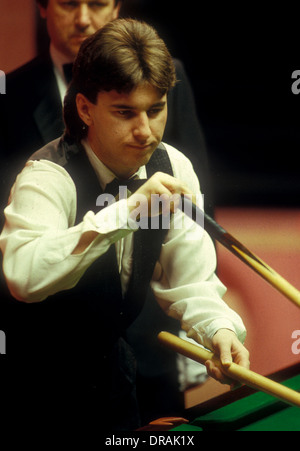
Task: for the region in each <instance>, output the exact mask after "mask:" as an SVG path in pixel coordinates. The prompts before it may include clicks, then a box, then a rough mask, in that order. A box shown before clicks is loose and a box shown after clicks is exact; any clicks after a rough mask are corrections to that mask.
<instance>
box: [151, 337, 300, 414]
mask: <svg viewBox="0 0 300 451" xmlns="http://www.w3.org/2000/svg"><path fill="white" fill-rule="evenodd" d="M158 339H159V341H160V343H162V344H163V345H165V346H167V347H168V348H170V349H172V350H173V351H175V352H178V353H180V354H183V355H184V356H186V357H189V358H190V359H192V360H195V361H196V362H199V363H202V364H205V362H206V361H207V360H213V361H214V363H215V364H216V365H217V366H218V367H219V368H220V369H221V370H222V372H224V373H225V374H226V375H227V376H229V377H230V378H231V379H234V380H236V381H238V382H240V383H242V384H245V385H248V386H249V387H251V388H253V389H255V390H258V391H262V392H264V393H267V394H268V395H272V396H274V397H275V398H278V399H280V400H281V401H284V402H286V403H288V404H290V405H292V406H296V407H300V393H298V392H296V391H294V390H292V389H290V388H288V387H285V386H284V385H282V384H279V383H277V382H274V381H272V380H271V379H268V378H267V377H264V376H261V375H260V374H258V373H255V372H254V371H251V370H248V369H247V368H243V367H242V366H240V365H237V364H236V363H232V364H231V365H230V367H228V368H224V367H223V366H222V364H221V362H220V360H219V358H218V357H217V356H216V355H215V354H213V353H212V352H210V351H207V350H205V349H203V348H202V347H199V346H197V345H194V344H192V343H189V342H187V341H185V340H182V339H181V338H179V337H176V336H175V335H173V334H170V333H169V332H160V334H159V335H158Z"/></svg>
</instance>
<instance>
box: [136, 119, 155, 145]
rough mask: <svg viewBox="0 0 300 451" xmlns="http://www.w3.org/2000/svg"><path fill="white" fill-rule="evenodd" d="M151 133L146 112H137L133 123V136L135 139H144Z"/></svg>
mask: <svg viewBox="0 0 300 451" xmlns="http://www.w3.org/2000/svg"><path fill="white" fill-rule="evenodd" d="M151 134H152V131H151V127H150V120H149V118H148V115H147V113H141V114H139V115H138V117H137V118H136V121H135V124H134V129H133V136H134V137H135V138H136V139H139V140H143V141H146V140H147V139H148V138H149V137H150V136H151Z"/></svg>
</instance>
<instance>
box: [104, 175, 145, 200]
mask: <svg viewBox="0 0 300 451" xmlns="http://www.w3.org/2000/svg"><path fill="white" fill-rule="evenodd" d="M146 181H147V180H145V179H128V180H121V179H118V178H115V179H114V180H113V181H112V182H110V183H108V184H107V185H106V187H105V189H104V192H105V193H107V194H112V195H113V196H114V197H116V196H117V195H118V194H119V189H120V187H121V186H125V187H126V188H127V189H128V190H129V191H130V192H131V193H132V194H133V193H134V192H135V191H137V190H138V189H139V188H140V187H141V186H142V185H143V184H144V183H145V182H146Z"/></svg>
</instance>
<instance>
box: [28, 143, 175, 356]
mask: <svg viewBox="0 0 300 451" xmlns="http://www.w3.org/2000/svg"><path fill="white" fill-rule="evenodd" d="M32 159H35V160H38V159H47V160H50V161H53V162H55V163H57V164H59V165H61V166H63V167H64V168H65V169H66V170H67V171H68V172H69V174H70V175H71V177H72V179H73V181H74V183H75V186H76V191H77V218H76V223H80V222H81V221H82V219H83V216H84V215H85V214H86V213H87V211H89V210H93V211H95V212H96V211H97V207H96V199H97V197H98V196H99V195H100V194H102V190H101V187H100V185H99V182H98V179H97V176H96V174H95V172H94V170H93V168H92V166H91V165H90V163H89V160H88V158H87V156H86V153H85V151H84V149H83V148H82V147H81V146H80V145H78V144H74V143H69V142H67V141H66V140H61V141H57V140H56V141H54V142H52V143H50V144H49V145H48V146H46V147H44V148H43V149H41V150H40V151H38V152H37V153H35V154H34V155H33V157H32ZM146 168H147V176H148V178H149V177H150V176H151V175H153V174H154V173H155V172H157V171H163V172H166V173H169V174H171V175H172V174H173V171H172V167H171V163H170V160H169V157H168V154H167V151H166V150H165V148H164V146H163V145H160V146H159V147H158V148H157V149H156V151H155V152H154V154H153V156H152V158H151V160H150V161H149V163H148V164H147V166H146ZM165 234H166V230H160V229H158V230H151V229H150V228H149V229H148V230H141V229H140V230H138V231H137V232H134V250H133V273H132V277H131V280H130V283H129V289H128V292H127V294H126V296H125V299H123V297H122V292H121V283H120V276H119V271H118V267H117V260H116V253H115V246H114V245H111V246H110V249H109V251H108V252H107V253H105V254H104V255H102V256H101V257H99V258H98V259H97V260H96V261H95V262H94V263H93V264H92V265H91V266H90V267H89V268H88V270H87V271H86V272H85V274H84V275H83V276H82V277H81V279H80V281H79V283H78V284H77V285H76V286H75V287H74V288H73V289H70V290H66V291H63V292H60V293H57V294H56V295H54V296H50V297H49V298H48V299H47V300H46V301H43V302H42V303H40V304H34V305H30V306H29V308H30V309H31V312H32V315H31V318H35V325H34V327H33V330H36V334H35V338H36V339H37V340H38V342H39V350H38V352H41V354H44V353H45V352H46V353H49V352H50V353H51V352H53V353H55V354H57V353H58V354H62V355H68V356H69V355H76V354H78V353H79V354H81V355H83V354H84V355H85V356H90V357H91V360H93V359H94V356H95V354H97V355H98V354H99V352H100V354H102V355H104V354H109V352H110V351H109V350H110V348H111V346H112V345H113V344H114V343H115V342H116V341H117V340H118V338H119V337H120V336H122V334H123V333H124V331H125V330H126V328H127V327H128V326H129V325H130V324H131V323H132V321H133V320H134V319H135V318H136V317H137V316H138V314H139V312H140V311H141V309H142V307H143V305H144V301H145V299H146V295H147V291H148V289H149V284H150V280H151V277H152V274H153V270H154V267H155V264H156V262H157V260H158V258H159V254H160V251H161V245H162V242H163V240H164V238H165ZM35 345H36V340H35ZM33 346H34V345H33Z"/></svg>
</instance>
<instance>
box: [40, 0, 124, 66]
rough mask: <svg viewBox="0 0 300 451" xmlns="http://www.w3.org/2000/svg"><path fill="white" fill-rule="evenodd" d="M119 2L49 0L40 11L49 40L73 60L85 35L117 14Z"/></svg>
mask: <svg viewBox="0 0 300 451" xmlns="http://www.w3.org/2000/svg"><path fill="white" fill-rule="evenodd" d="M120 5H121V3H119V4H118V5H117V6H116V5H115V0H98V1H93V0H86V1H81V0H73V1H68V0H49V3H48V6H47V8H42V7H41V6H40V13H41V16H42V17H43V18H44V19H46V20H47V29H48V34H49V36H50V40H51V42H52V44H53V45H54V46H55V47H56V48H57V49H58V50H59V51H60V52H62V53H63V54H64V55H65V56H66V57H67V58H68V59H69V60H70V61H73V60H74V59H75V58H76V56H77V53H78V51H79V48H80V45H81V44H82V42H83V41H84V40H85V39H86V38H87V37H88V36H90V35H92V34H94V33H95V32H96V31H97V30H99V29H100V28H102V27H103V26H104V25H106V24H107V23H108V22H110V21H111V20H113V19H116V18H117V17H118V15H119V10H120Z"/></svg>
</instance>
